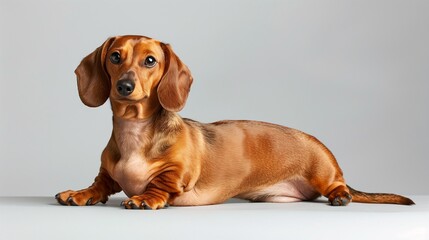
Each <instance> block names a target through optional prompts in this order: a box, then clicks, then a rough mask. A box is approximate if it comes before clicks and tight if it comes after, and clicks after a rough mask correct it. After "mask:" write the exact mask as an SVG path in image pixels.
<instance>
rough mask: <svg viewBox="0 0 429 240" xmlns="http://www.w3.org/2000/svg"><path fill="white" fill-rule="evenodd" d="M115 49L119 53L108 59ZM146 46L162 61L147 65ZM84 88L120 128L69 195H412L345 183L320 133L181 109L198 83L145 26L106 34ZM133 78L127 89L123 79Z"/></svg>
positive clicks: (342, 200)
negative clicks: (92, 173)
mask: <svg viewBox="0 0 429 240" xmlns="http://www.w3.org/2000/svg"><path fill="white" fill-rule="evenodd" d="M114 53H118V54H119V55H120V62H116V63H115V62H114V61H113V60H111V56H112V55H113V54H114ZM149 56H152V57H154V59H156V64H155V65H153V66H149V65H147V64H146V60H147V59H148V57H149ZM75 72H76V75H77V79H78V90H79V96H80V98H81V100H82V102H83V103H84V104H86V105H88V106H90V107H97V106H100V105H102V104H103V103H104V102H105V101H107V99H108V98H110V103H111V106H112V112H113V132H112V136H111V138H110V140H109V142H108V144H107V146H106V148H105V149H104V151H103V153H102V157H101V166H100V171H99V173H98V176H97V177H96V178H95V181H94V183H93V184H92V185H91V186H90V187H88V188H86V189H82V190H80V191H72V190H69V191H65V192H62V193H59V194H57V195H56V199H57V200H58V202H59V203H60V204H63V205H94V204H97V203H99V202H102V203H105V202H106V201H107V200H108V197H109V196H110V195H112V194H114V193H117V192H120V191H124V192H125V193H126V194H127V195H128V196H129V199H127V200H125V201H123V203H122V204H123V205H124V207H125V208H127V209H131V208H136V209H159V208H163V207H166V206H168V205H177V206H184V205H186V206H190V205H191V206H195V205H207V204H216V203H222V202H224V201H226V200H227V199H229V198H231V197H239V198H243V199H248V200H251V201H269V202H291V201H303V200H313V199H315V198H317V197H319V196H320V195H323V196H325V197H327V198H328V199H329V201H330V203H331V204H332V205H347V204H348V203H349V202H350V201H352V200H353V201H356V202H366V203H393V204H406V205H410V204H413V202H412V200H411V199H408V198H405V197H402V196H399V195H395V194H369V193H363V192H360V191H356V190H354V189H352V188H350V187H349V186H347V185H346V183H345V180H344V178H343V173H342V171H341V169H340V167H339V166H338V164H337V161H336V160H335V157H334V156H333V154H332V153H331V152H330V151H329V150H328V149H327V148H326V147H325V146H324V145H323V144H322V143H321V142H320V141H318V140H317V139H316V138H314V137H312V136H310V135H308V134H305V133H303V132H300V131H298V130H295V129H291V128H287V127H283V126H279V125H275V124H270V123H264V122H257V121H220V122H215V123H211V124H203V123H199V122H196V121H193V120H190V119H183V118H181V117H180V116H179V115H178V114H177V113H176V112H178V111H180V110H181V109H182V108H183V107H184V105H185V103H186V99H187V97H188V93H189V90H190V87H191V84H192V81H193V79H192V75H191V72H190V71H189V69H188V68H187V66H186V65H185V64H183V63H182V61H181V60H180V59H179V58H178V57H177V56H176V54H175V53H174V52H173V50H172V49H171V47H170V46H169V45H168V44H164V43H162V42H159V41H157V40H154V39H151V38H147V37H143V36H118V37H113V38H109V39H108V40H106V41H105V42H104V43H103V44H102V45H101V46H100V47H99V48H97V49H96V50H95V51H94V52H92V53H91V54H89V55H88V56H87V57H85V58H84V59H83V60H82V62H81V63H80V65H79V66H78V67H77V68H76V71H75ZM123 80H126V81H128V82H131V83H132V84H133V86H134V87H133V89H132V91H131V93H129V95H128V93H127V94H124V93H123V92H121V90H120V88H119V87H118V86H119V82H120V81H123Z"/></svg>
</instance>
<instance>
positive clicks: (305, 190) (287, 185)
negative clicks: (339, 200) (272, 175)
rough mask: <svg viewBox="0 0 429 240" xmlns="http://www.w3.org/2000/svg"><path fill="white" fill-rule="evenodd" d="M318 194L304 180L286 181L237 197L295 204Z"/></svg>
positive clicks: (311, 198)
mask: <svg viewBox="0 0 429 240" xmlns="http://www.w3.org/2000/svg"><path fill="white" fill-rule="evenodd" d="M319 196H320V194H319V193H318V192H317V191H316V190H314V188H313V187H311V186H310V184H309V183H308V182H306V181H305V180H304V179H288V180H283V181H281V182H278V183H275V184H273V185H271V186H267V187H264V188H259V189H258V190H255V191H250V192H247V193H244V194H240V195H238V196H237V197H238V198H242V199H247V200H250V201H261V202H297V201H305V200H313V199H315V198H317V197H319Z"/></svg>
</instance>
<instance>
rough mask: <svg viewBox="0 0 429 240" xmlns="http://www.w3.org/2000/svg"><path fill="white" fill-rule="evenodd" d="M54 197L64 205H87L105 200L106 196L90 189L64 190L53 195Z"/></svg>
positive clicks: (104, 201)
mask: <svg viewBox="0 0 429 240" xmlns="http://www.w3.org/2000/svg"><path fill="white" fill-rule="evenodd" d="M55 199H57V201H58V203H59V204H61V205H66V206H89V205H95V204H97V203H99V202H102V203H106V202H107V197H102V196H101V195H100V194H98V193H96V192H94V191H92V190H90V189H84V190H80V191H72V190H68V191H64V192H61V193H58V194H57V195H55Z"/></svg>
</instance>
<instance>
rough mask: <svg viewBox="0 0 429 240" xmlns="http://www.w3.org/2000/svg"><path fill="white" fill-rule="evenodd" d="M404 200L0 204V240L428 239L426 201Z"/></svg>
mask: <svg viewBox="0 0 429 240" xmlns="http://www.w3.org/2000/svg"><path fill="white" fill-rule="evenodd" d="M411 198H412V199H413V200H414V201H415V202H416V205H414V206H398V205H379V204H359V203H351V204H350V205H349V206H346V207H332V206H329V205H328V204H327V201H325V199H321V200H320V201H318V202H299V203H248V202H244V201H240V200H235V199H233V200H231V201H229V202H227V203H224V204H220V205H213V206H201V207H170V208H168V209H162V210H157V211H151V210H125V209H123V208H122V207H120V206H119V205H120V202H121V200H122V198H111V199H110V201H109V202H107V204H106V205H103V204H99V205H96V206H89V207H67V206H60V205H59V204H57V203H56V201H55V199H54V198H53V197H0V239H5V240H12V239H58V240H63V239H76V240H77V239H94V240H95V239H103V240H104V239H118V240H119V239H150V240H152V239H171V240H177V239H187V240H190V239H216V240H221V239H261V240H267V239H293V240H296V239H331V240H333V239H344V240H352V239H359V240H367V239H378V240H382V239H389V240H390V239H411V240H423V239H429V196H412V197H411Z"/></svg>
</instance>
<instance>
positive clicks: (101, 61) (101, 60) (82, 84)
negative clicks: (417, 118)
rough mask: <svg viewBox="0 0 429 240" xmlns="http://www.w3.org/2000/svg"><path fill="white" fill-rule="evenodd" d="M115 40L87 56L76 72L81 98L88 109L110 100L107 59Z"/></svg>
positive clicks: (109, 41)
mask: <svg viewBox="0 0 429 240" xmlns="http://www.w3.org/2000/svg"><path fill="white" fill-rule="evenodd" d="M114 40H115V38H109V39H107V40H106V41H105V42H104V43H103V45H101V46H100V47H98V48H97V49H95V51H94V52H92V53H91V54H89V55H88V56H86V57H85V58H84V59H83V60H82V62H81V63H80V64H79V66H77V68H76V70H75V71H74V72H75V74H76V77H77V87H78V90H79V97H80V99H81V100H82V102H83V103H84V104H85V105H87V106H88V107H98V106H101V105H103V103H105V102H106V100H107V98H109V94H110V85H111V84H110V80H109V76H108V75H107V72H106V68H105V59H106V52H107V50H108V49H109V47H110V45H111V44H112V42H113V41H114Z"/></svg>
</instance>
